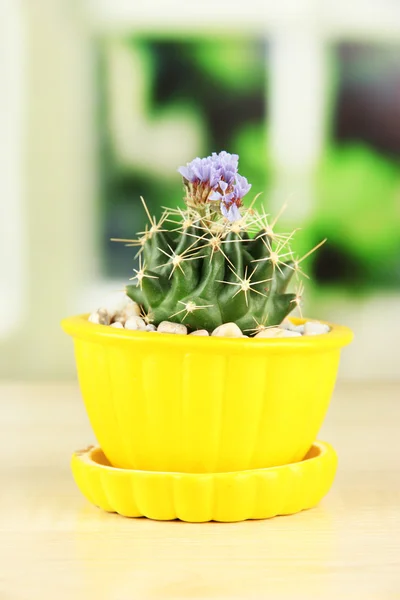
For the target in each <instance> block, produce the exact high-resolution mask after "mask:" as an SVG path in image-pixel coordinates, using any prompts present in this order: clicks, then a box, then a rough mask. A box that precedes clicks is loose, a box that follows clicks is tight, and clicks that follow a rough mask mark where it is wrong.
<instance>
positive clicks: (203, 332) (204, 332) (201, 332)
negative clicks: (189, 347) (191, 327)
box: [189, 329, 210, 336]
mask: <svg viewBox="0 0 400 600" xmlns="http://www.w3.org/2000/svg"><path fill="white" fill-rule="evenodd" d="M189 335H204V336H206V335H210V334H209V333H208V331H207V329H198V330H197V331H192V333H190V334H189Z"/></svg>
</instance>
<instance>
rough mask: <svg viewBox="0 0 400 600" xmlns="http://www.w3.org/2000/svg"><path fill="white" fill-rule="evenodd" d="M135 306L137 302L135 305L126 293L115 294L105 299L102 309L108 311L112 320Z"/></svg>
mask: <svg viewBox="0 0 400 600" xmlns="http://www.w3.org/2000/svg"><path fill="white" fill-rule="evenodd" d="M133 304H136V302H135V303H134V302H133V300H131V299H130V298H129V296H127V295H126V293H125V292H124V291H122V292H113V293H112V294H109V295H108V296H106V297H105V298H104V300H103V302H102V303H101V308H102V309H104V310H106V311H107V313H108V315H109V316H110V319H112V318H113V317H115V316H116V315H118V314H120V313H122V312H123V311H124V310H125V309H126V308H127V307H128V306H130V305H133Z"/></svg>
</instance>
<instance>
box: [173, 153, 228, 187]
mask: <svg viewBox="0 0 400 600" xmlns="http://www.w3.org/2000/svg"><path fill="white" fill-rule="evenodd" d="M178 172H179V173H180V174H181V175H182V177H184V178H185V179H186V180H187V181H189V182H190V183H208V184H209V186H210V187H211V188H213V187H215V186H216V185H217V183H218V181H219V180H220V179H221V172H220V170H219V168H218V167H217V165H216V164H215V163H214V162H213V160H212V159H211V157H210V156H209V157H207V158H195V159H194V160H192V162H190V163H187V165H186V167H179V169H178Z"/></svg>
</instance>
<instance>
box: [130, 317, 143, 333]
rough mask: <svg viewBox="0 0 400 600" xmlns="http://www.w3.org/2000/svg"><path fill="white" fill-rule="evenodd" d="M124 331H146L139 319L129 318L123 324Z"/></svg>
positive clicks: (141, 320)
mask: <svg viewBox="0 0 400 600" xmlns="http://www.w3.org/2000/svg"><path fill="white" fill-rule="evenodd" d="M125 329H129V330H131V331H146V323H145V322H144V321H143V319H141V318H140V317H130V318H129V319H128V320H127V321H126V323H125Z"/></svg>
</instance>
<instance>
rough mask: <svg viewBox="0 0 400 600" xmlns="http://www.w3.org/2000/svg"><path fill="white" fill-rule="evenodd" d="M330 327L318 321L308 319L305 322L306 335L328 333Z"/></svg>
mask: <svg viewBox="0 0 400 600" xmlns="http://www.w3.org/2000/svg"><path fill="white" fill-rule="evenodd" d="M328 332H329V327H328V325H325V323H318V322H315V321H307V322H306V323H305V324H304V335H321V334H323V333H328Z"/></svg>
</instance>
